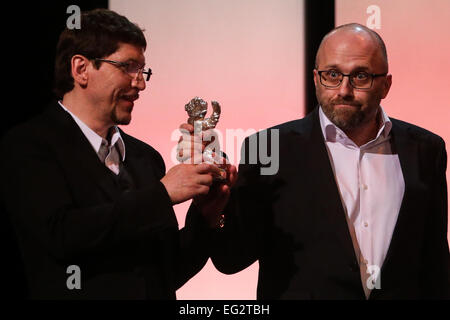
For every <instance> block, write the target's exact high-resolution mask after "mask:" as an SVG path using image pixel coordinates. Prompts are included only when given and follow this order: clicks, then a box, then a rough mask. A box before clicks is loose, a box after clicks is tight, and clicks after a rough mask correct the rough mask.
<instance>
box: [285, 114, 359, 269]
mask: <svg viewBox="0 0 450 320" xmlns="http://www.w3.org/2000/svg"><path fill="white" fill-rule="evenodd" d="M318 110H319V109H318V108H316V109H315V110H314V111H313V112H312V113H311V114H310V115H309V116H308V118H307V119H305V120H306V123H305V126H304V127H306V128H307V131H306V132H305V133H304V134H305V141H304V142H303V143H302V145H303V148H301V150H302V154H301V155H298V156H301V157H305V155H306V156H307V161H306V166H305V168H303V170H302V171H303V172H304V177H303V178H302V179H303V181H304V178H305V177H310V179H309V182H308V183H309V184H310V188H311V195H314V197H315V199H314V200H315V201H314V202H315V206H316V208H317V209H316V212H317V214H319V215H321V216H322V217H323V218H324V219H325V221H326V222H327V223H326V225H329V226H332V228H333V229H334V231H335V234H336V237H337V239H338V241H339V242H340V243H341V245H342V248H343V252H344V253H345V255H346V257H347V259H349V262H350V263H352V264H354V263H357V259H356V255H355V251H354V248H353V243H352V239H351V236H350V232H349V228H348V224H347V218H346V213H345V211H344V208H343V205H342V201H341V197H340V193H339V189H338V186H337V183H336V179H335V177H334V173H333V169H332V166H331V163H330V159H329V156H328V151H327V148H326V144H325V140H324V138H323V134H322V130H321V127H320V121H319V112H318ZM298 146H299V145H297V146H296V147H293V148H292V150H298V149H299V147H298ZM303 183H304V182H303Z"/></svg>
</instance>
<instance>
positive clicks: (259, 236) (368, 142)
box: [212, 24, 449, 299]
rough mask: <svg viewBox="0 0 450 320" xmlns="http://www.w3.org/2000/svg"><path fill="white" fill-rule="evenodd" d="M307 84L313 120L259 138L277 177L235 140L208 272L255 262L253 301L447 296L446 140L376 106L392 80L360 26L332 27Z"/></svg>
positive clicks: (374, 39) (376, 45)
mask: <svg viewBox="0 0 450 320" xmlns="http://www.w3.org/2000/svg"><path fill="white" fill-rule="evenodd" d="M314 82H315V86H316V95H317V99H318V101H319V104H320V105H319V106H318V107H317V108H316V109H315V110H314V111H313V112H312V113H310V114H309V115H307V116H306V117H305V118H303V119H300V120H295V121H291V122H287V123H284V124H281V125H278V126H276V127H273V128H270V129H267V130H266V131H263V132H264V133H268V134H270V133H272V134H273V132H274V130H278V133H279V146H278V147H279V170H278V172H277V173H276V174H274V175H262V174H261V170H260V169H261V167H263V166H264V165H263V163H264V161H263V160H261V161H258V163H256V164H252V163H251V162H250V161H249V160H250V158H251V157H252V156H255V155H249V152H251V147H250V145H251V141H252V139H251V138H247V140H246V141H245V142H244V144H243V151H245V155H244V156H243V160H241V164H240V166H239V177H238V180H237V182H236V184H235V186H234V187H233V188H232V190H231V197H230V201H229V202H228V204H227V206H226V208H225V209H224V212H225V225H224V227H223V228H222V229H221V230H219V231H217V232H216V234H215V237H216V239H215V242H214V243H215V250H213V251H212V252H213V253H212V261H213V263H214V265H215V266H216V268H217V269H218V270H219V271H221V272H223V273H226V274H231V273H235V272H239V271H241V270H243V269H245V268H246V267H248V266H250V265H251V264H252V263H254V262H255V261H258V262H259V276H258V289H257V297H258V299H423V298H424V299H426V298H428V299H429V298H431V299H433V298H437V299H441V298H446V297H448V286H449V281H448V279H449V249H448V243H447V186H446V177H445V171H446V161H447V159H446V151H445V145H444V141H443V140H442V139H441V138H440V137H439V136H437V135H435V134H433V133H431V132H429V131H427V130H425V129H422V128H419V127H417V126H414V125H411V124H408V123H405V122H402V121H399V120H395V119H393V118H390V117H388V115H387V114H386V111H385V110H384V109H383V108H382V107H381V106H380V102H381V100H382V99H384V98H385V97H386V96H387V95H388V93H389V89H390V87H391V83H392V76H391V75H390V74H389V69H388V59H387V54H386V48H385V45H384V42H383V40H382V39H381V38H380V36H379V35H378V34H377V33H375V32H374V31H372V30H370V29H368V28H366V27H364V26H362V25H359V24H348V25H344V26H340V27H338V28H336V29H334V30H332V31H331V32H330V33H329V34H327V35H326V36H325V37H324V39H323V41H322V43H321V45H320V48H319V50H318V52H317V58H316V67H315V69H314ZM405 107H407V106H405ZM261 134H262V132H260V133H258V134H257V135H256V137H254V138H256V139H259V138H260V135H261ZM266 141H269V143H270V141H271V139H264V140H262V142H263V143H267V142H266ZM258 145H260V144H259V143H258ZM267 147H268V148H269V150H277V148H276V146H274V145H268V146H267ZM270 148H272V149H270ZM259 154H260V153H259V152H257V155H259ZM263 154H265V153H263ZM217 209H218V210H220V209H222V208H217Z"/></svg>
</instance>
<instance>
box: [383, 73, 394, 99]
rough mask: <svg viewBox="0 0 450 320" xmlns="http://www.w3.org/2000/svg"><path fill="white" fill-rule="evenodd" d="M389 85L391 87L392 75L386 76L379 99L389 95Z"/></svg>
mask: <svg viewBox="0 0 450 320" xmlns="http://www.w3.org/2000/svg"><path fill="white" fill-rule="evenodd" d="M391 85H392V74H388V75H387V76H386V81H385V83H384V87H383V92H382V94H381V99H384V98H386V96H387V95H388V93H389V89H391Z"/></svg>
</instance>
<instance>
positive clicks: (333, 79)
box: [317, 69, 387, 90]
mask: <svg viewBox="0 0 450 320" xmlns="http://www.w3.org/2000/svg"><path fill="white" fill-rule="evenodd" d="M317 72H318V73H319V78H320V83H321V84H322V85H323V86H324V87H327V88H337V87H339V86H340V85H341V83H342V81H343V80H344V77H348V78H349V80H350V84H351V85H352V87H353V88H355V89H366V90H367V89H370V88H372V84H373V79H374V78H376V77H383V76H386V75H387V73H379V74H375V73H368V72H365V71H355V72H352V73H349V74H344V73H342V72H340V71H337V70H333V69H331V70H321V71H319V70H318V71H317Z"/></svg>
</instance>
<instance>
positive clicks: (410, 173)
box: [381, 119, 421, 273]
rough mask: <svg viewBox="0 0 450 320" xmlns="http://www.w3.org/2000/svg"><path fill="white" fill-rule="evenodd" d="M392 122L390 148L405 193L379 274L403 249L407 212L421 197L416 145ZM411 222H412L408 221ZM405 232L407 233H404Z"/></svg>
mask: <svg viewBox="0 0 450 320" xmlns="http://www.w3.org/2000/svg"><path fill="white" fill-rule="evenodd" d="M391 120H392V131H391V132H392V146H393V151H394V153H395V152H397V154H398V157H399V160H400V166H401V168H402V174H403V180H404V181H405V193H404V195H403V199H402V204H401V206H400V211H399V214H398V217H397V222H396V224H395V228H394V232H393V234H392V238H391V242H390V244H389V249H388V251H387V254H386V258H385V259H384V263H383V266H382V268H381V272H382V273H383V271H384V270H385V269H386V266H389V264H391V263H392V259H393V258H394V254H395V252H396V251H397V250H398V249H399V248H401V247H403V248H404V243H402V240H401V239H402V233H403V232H404V231H403V230H404V228H405V227H407V226H408V222H406V221H410V220H409V217H408V213H409V212H414V211H415V210H416V209H417V208H415V207H416V205H415V201H414V200H415V199H416V197H419V198H420V197H421V195H420V194H418V192H417V186H418V185H419V184H420V182H419V181H420V179H419V176H418V174H419V169H418V166H419V164H418V158H417V156H416V155H417V154H418V145H417V143H416V142H415V141H414V140H413V139H411V138H410V137H409V136H408V129H407V128H405V127H403V126H402V125H401V124H400V123H399V122H397V121H396V120H395V119H391ZM410 222H412V221H410ZM406 232H407V231H406Z"/></svg>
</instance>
